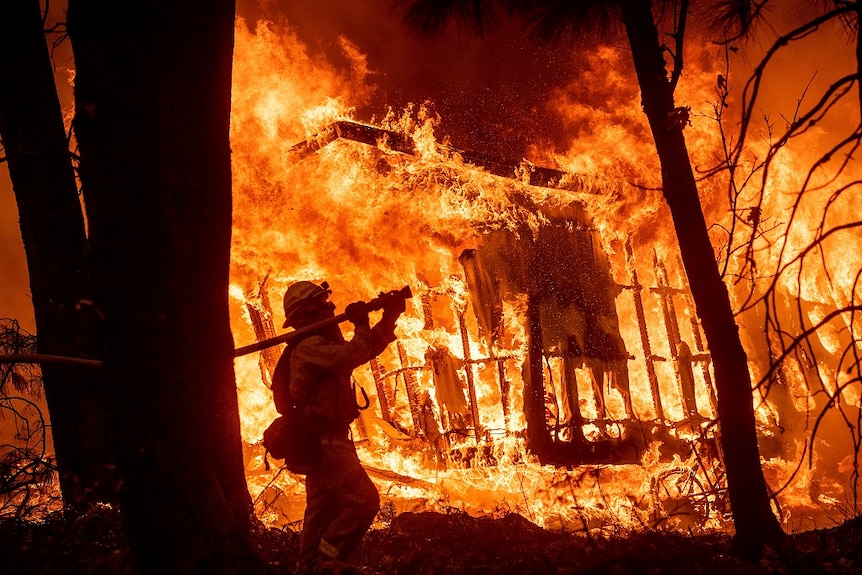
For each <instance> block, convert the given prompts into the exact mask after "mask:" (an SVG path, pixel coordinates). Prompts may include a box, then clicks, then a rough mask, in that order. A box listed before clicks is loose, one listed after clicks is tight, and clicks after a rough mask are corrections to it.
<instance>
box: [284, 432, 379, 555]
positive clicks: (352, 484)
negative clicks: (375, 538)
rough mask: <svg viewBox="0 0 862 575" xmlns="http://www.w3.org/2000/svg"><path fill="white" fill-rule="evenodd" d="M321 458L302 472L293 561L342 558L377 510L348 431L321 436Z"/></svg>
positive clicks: (372, 487)
mask: <svg viewBox="0 0 862 575" xmlns="http://www.w3.org/2000/svg"><path fill="white" fill-rule="evenodd" d="M321 446H322V447H323V453H324V458H323V462H322V463H321V464H320V465H319V466H318V467H317V469H316V470H315V471H314V472H312V473H309V474H308V475H306V478H305V490H306V506H305V517H304V519H303V525H302V536H301V538H300V545H299V558H298V562H297V563H298V565H300V566H307V565H311V564H312V563H314V562H315V561H316V560H318V559H321V558H322V559H341V560H344V559H347V557H349V556H350V554H351V553H352V552H353V551H354V549H356V547H357V546H358V545H359V542H360V541H361V540H362V537H363V536H364V535H365V533H366V531H368V528H369V527H370V526H371V523H372V522H373V521H374V518H375V517H376V516H377V512H378V511H380V496H379V495H378V493H377V488H376V487H375V485H374V483H372V482H371V479H369V478H368V474H367V473H366V472H365V470H364V469H363V468H362V465H361V464H360V462H359V457H358V456H357V455H356V448H355V447H354V445H353V441H352V440H351V439H350V438H349V433H348V432H345V433H339V434H331V435H324V436H323V438H322V439H321Z"/></svg>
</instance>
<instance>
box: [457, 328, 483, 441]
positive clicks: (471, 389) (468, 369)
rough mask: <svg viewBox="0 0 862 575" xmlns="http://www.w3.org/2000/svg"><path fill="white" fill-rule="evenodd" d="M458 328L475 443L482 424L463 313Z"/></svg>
mask: <svg viewBox="0 0 862 575" xmlns="http://www.w3.org/2000/svg"><path fill="white" fill-rule="evenodd" d="M458 327H459V328H460V330H461V343H462V345H463V349H464V372H465V373H466V374H467V393H468V394H469V396H470V414H471V415H472V417H473V429H474V434H475V436H476V437H475V439H476V443H477V444H478V443H479V438H480V437H482V433H483V429H482V423H481V422H480V421H479V406H478V405H477V402H476V384H475V382H474V381H473V361H472V357H471V355H470V336H469V334H468V333H467V322H466V321H465V320H464V312H463V311H459V312H458Z"/></svg>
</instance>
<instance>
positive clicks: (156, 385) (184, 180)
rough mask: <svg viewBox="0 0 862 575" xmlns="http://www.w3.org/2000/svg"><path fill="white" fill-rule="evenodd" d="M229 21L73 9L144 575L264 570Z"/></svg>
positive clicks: (227, 8)
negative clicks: (243, 359) (252, 485)
mask: <svg viewBox="0 0 862 575" xmlns="http://www.w3.org/2000/svg"><path fill="white" fill-rule="evenodd" d="M233 25H234V2H233V1H232V0H188V1H186V2H161V1H158V0H149V1H139V2H111V1H108V0H101V1H97V0H70V2H69V12H68V26H69V34H70V37H71V39H72V47H73V49H74V52H75V63H76V78H75V104H76V114H75V120H74V127H75V134H76V136H77V138H78V142H79V147H80V154H81V164H80V175H81V181H82V184H83V192H84V197H85V199H86V205H87V214H88V220H89V229H90V245H91V250H92V261H93V278H94V286H95V289H96V302H97V304H98V305H99V308H100V310H101V311H102V312H103V313H104V316H105V320H104V324H105V340H106V349H105V359H106V361H107V368H108V370H109V373H110V375H111V376H112V379H113V380H115V381H117V382H118V383H117V388H118V391H117V394H116V395H117V397H116V405H115V415H116V425H115V429H114V432H115V433H116V439H117V443H118V446H119V449H118V467H119V474H120V478H121V481H122V488H121V491H120V501H121V505H122V511H123V516H124V518H125V520H126V527H127V530H128V532H129V535H130V537H131V539H132V545H133V549H134V551H135V552H136V554H137V557H138V559H139V561H140V564H141V565H140V566H141V570H142V571H143V572H148V573H177V572H182V573H208V574H211V573H243V572H250V571H253V570H254V569H256V568H257V567H259V565H258V564H257V560H256V558H255V557H254V556H253V553H252V551H251V546H250V541H249V534H248V530H249V519H250V517H251V501H250V497H249V494H248V489H247V486H246V483H245V476H244V473H243V460H242V448H241V440H240V430H239V412H238V405H237V395H236V383H235V379H234V372H233V341H232V336H231V332H230V325H229V317H228V300H227V289H228V268H229V258H230V236H231V173H230V147H229V141H228V133H229V116H230V85H231V58H232V51H233Z"/></svg>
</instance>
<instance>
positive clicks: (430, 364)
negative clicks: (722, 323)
mask: <svg viewBox="0 0 862 575" xmlns="http://www.w3.org/2000/svg"><path fill="white" fill-rule="evenodd" d="M420 144H421V142H414V141H413V140H412V139H411V138H409V137H407V136H405V135H404V134H403V133H398V132H396V131H393V130H388V129H383V128H378V127H373V126H368V125H364V124H358V123H355V122H352V121H345V120H342V121H338V122H335V123H333V124H331V125H330V126H328V127H327V128H326V129H325V130H322V131H321V132H319V133H317V134H315V135H314V136H313V137H310V138H308V139H307V140H306V141H303V142H300V143H299V144H296V145H294V146H292V147H290V148H289V149H287V150H286V151H285V154H284V156H285V158H287V162H289V164H290V166H291V168H290V170H291V172H292V173H296V175H295V176H294V177H296V178H297V181H302V182H308V181H310V180H311V179H313V178H315V177H320V174H321V170H322V171H323V173H326V171H327V170H326V168H325V167H324V166H325V165H326V164H328V163H329V162H331V161H333V160H334V161H336V162H338V161H339V160H338V158H339V157H340V155H341V154H348V155H350V157H351V163H352V166H351V170H356V172H354V173H353V174H352V177H353V178H355V180H356V181H374V182H377V185H378V186H386V188H385V189H384V190H380V191H377V192H376V193H378V194H380V195H382V196H384V197H390V198H399V200H398V201H399V202H400V201H402V199H404V198H414V199H417V200H418V198H420V197H423V198H424V200H423V201H440V202H442V203H444V204H445V203H448V204H449V205H448V209H450V210H452V208H456V209H454V210H452V212H451V213H450V214H449V215H444V214H442V213H440V212H438V213H437V214H434V213H428V212H426V211H423V212H422V214H423V215H424V217H425V221H424V222H422V223H420V224H418V225H414V226H413V227H412V229H409V232H408V233H409V234H411V236H412V237H411V238H404V240H406V241H407V244H408V245H409V244H410V243H414V242H415V243H422V242H427V244H426V245H427V246H428V247H427V248H426V249H428V250H429V253H434V252H436V253H437V255H438V257H437V258H434V259H432V262H433V264H432V266H430V267H427V268H424V267H422V263H423V261H422V260H421V259H420V260H418V261H409V260H408V257H410V256H408V255H405V254H404V253H403V251H402V253H401V254H399V253H397V252H394V251H393V252H386V251H382V250H381V249H379V248H376V247H375V248H374V249H372V248H370V247H367V248H365V249H369V250H370V251H371V252H372V253H370V254H359V253H358V252H354V253H353V254H351V249H353V248H351V246H350V245H339V244H338V242H339V241H341V240H342V238H343V237H342V236H337V237H335V238H333V239H332V241H333V245H332V246H330V249H331V250H332V257H339V258H340V262H341V264H342V265H343V266H345V267H346V268H352V267H353V266H355V265H356V264H355V263H352V262H351V258H352V257H356V256H358V257H363V256H364V255H370V256H372V257H379V258H392V260H393V265H394V266H396V267H399V268H401V271H400V273H398V274H396V275H393V276H392V277H390V278H389V279H388V281H386V280H385V279H382V276H383V274H382V273H381V272H379V271H376V270H372V269H370V268H368V269H367V270H357V271H358V274H359V275H360V276H361V275H362V273H363V272H364V271H368V272H370V273H371V275H372V276H379V277H380V278H381V279H377V278H376V277H371V278H363V280H364V281H366V282H368V283H366V285H369V284H370V285H377V284H375V282H384V283H385V285H384V283H382V284H379V287H365V288H364V289H365V290H366V291H365V293H364V295H362V289H363V287H360V288H355V287H353V286H351V285H344V286H343V288H342V289H350V288H353V289H355V290H356V291H355V292H354V293H355V294H357V295H356V296H355V297H356V298H357V299H360V298H364V299H368V297H369V295H371V296H373V294H374V293H375V291H374V290H375V289H377V290H378V291H379V290H380V289H390V288H391V287H395V286H394V285H393V284H395V283H407V284H408V285H410V286H411V288H412V290H413V292H414V294H415V297H414V298H413V300H412V301H411V305H410V306H408V319H407V320H406V321H404V320H402V323H403V324H405V325H404V327H401V328H400V329H399V340H398V341H397V342H396V343H395V344H393V345H392V346H390V349H389V350H388V351H387V352H385V353H384V354H383V355H382V356H381V357H380V358H378V359H376V360H373V361H372V362H371V363H370V365H369V367H368V369H367V370H366V371H367V372H366V373H364V374H359V375H357V376H356V377H357V380H358V381H357V383H358V384H359V385H358V388H357V389H360V390H361V391H360V395H358V396H357V401H358V404H359V405H361V406H363V405H364V406H365V407H366V409H364V410H363V411H362V415H361V417H360V419H359V420H358V421H357V423H356V425H355V428H354V430H353V432H354V438H355V440H356V441H357V443H358V444H359V445H360V446H364V447H365V448H366V449H367V450H368V452H369V454H370V457H371V460H372V461H375V462H376V465H373V467H374V469H375V470H376V471H378V472H379V473H380V474H383V476H384V477H387V475H386V473H387V471H388V472H390V475H388V477H389V478H392V477H393V475H391V473H392V472H394V473H395V476H397V477H398V479H397V480H396V481H399V482H402V483H404V482H406V483H408V484H411V483H413V482H414V481H415V480H420V479H421V480H423V481H427V477H428V476H429V474H440V473H447V472H450V471H453V470H455V471H456V472H463V471H464V470H473V472H479V473H485V472H486V470H488V469H496V468H498V467H506V466H517V465H518V464H520V463H522V462H526V461H528V460H531V461H534V462H535V464H536V465H538V466H542V465H553V466H562V467H568V468H573V467H577V466H583V465H592V466H597V465H601V466H614V465H625V464H628V465H631V464H638V463H639V462H640V461H641V460H642V458H643V457H644V456H645V453H646V452H647V450H648V449H650V445H651V444H653V443H654V442H655V441H656V440H657V439H658V440H660V441H661V443H662V446H663V450H664V453H663V455H662V456H661V457H663V458H664V459H665V460H670V459H671V458H672V457H673V456H674V455H676V456H677V457H680V456H682V457H689V456H690V455H691V454H692V453H693V452H695V453H697V454H698V456H699V457H710V458H711V457H712V456H713V455H715V451H714V450H713V449H712V448H711V446H712V444H713V443H714V441H715V436H714V429H713V423H714V421H713V420H714V417H715V394H714V390H713V386H712V379H711V376H710V365H709V361H710V359H709V353H708V350H706V349H704V343H703V339H702V335H701V330H700V328H699V325H698V322H697V319H696V316H695V314H694V310H693V309H692V303H691V298H690V296H689V295H688V292H687V289H686V287H685V284H684V283H683V282H682V281H681V279H679V274H677V275H676V276H671V274H670V273H669V271H668V267H672V268H673V269H678V264H677V263H675V262H673V263H672V265H671V266H669V265H668V263H667V262H666V261H665V260H666V258H664V257H660V256H659V255H658V251H656V250H653V251H652V253H650V250H646V251H644V250H640V251H641V253H647V254H649V255H651V256H652V257H648V258H645V259H644V260H640V259H639V258H637V257H636V255H635V254H636V252H637V250H635V249H634V248H633V247H632V244H631V242H630V241H629V239H628V237H627V236H626V234H625V233H620V231H619V230H618V231H617V232H615V234H614V238H615V239H614V241H613V242H611V244H609V243H608V241H607V239H603V237H602V232H601V230H600V228H599V227H598V226H597V224H596V222H595V221H594V219H593V218H592V217H591V215H590V208H589V204H590V203H596V202H602V201H606V194H608V193H612V191H611V192H608V190H606V189H598V188H595V187H591V186H590V184H589V183H588V182H586V181H584V180H583V179H579V178H574V177H571V176H569V175H568V174H565V173H563V172H562V171H559V170H551V169H545V168H536V167H534V166H529V165H519V164H516V163H510V162H504V161H500V160H493V159H489V158H487V157H484V156H482V155H480V154H475V153H468V152H462V151H459V150H453V149H451V148H449V147H445V146H437V147H436V150H434V151H433V154H435V157H433V158H432V157H431V156H430V155H428V154H430V153H431V152H429V153H428V154H426V156H425V157H423V155H422V152H421V151H420V150H419V149H417V148H418V147H419V145H420ZM333 150H338V151H337V152H336V153H335V154H334V155H330V152H331V151H333ZM306 171H307V173H308V175H305V174H304V173H303V172H306ZM361 172H366V173H364V174H363V173H361ZM498 174H499V175H498ZM324 185H326V184H324ZM489 190H493V191H492V193H489ZM497 194H499V195H497ZM435 195H437V197H436V198H435ZM585 198H589V199H588V200H585ZM285 200H287V198H285ZM362 201H364V202H367V203H369V204H373V203H375V202H376V201H378V198H375V197H374V192H372V193H369V194H368V195H367V196H365V197H364V198H363V199H362ZM455 204H457V205H455ZM302 209H303V208H302V207H300V206H297V207H296V208H291V211H293V210H302ZM306 209H307V207H306ZM438 209H440V210H444V209H447V208H446V207H444V206H443V205H442V204H441V206H440V207H439V208H438ZM383 213H384V214H385V219H398V218H399V213H398V212H396V211H395V210H394V209H393V210H392V212H391V215H390V213H389V212H388V210H383ZM360 217H361V216H360ZM408 217H409V216H408ZM438 218H439V220H440V224H439V226H436V227H435V225H434V223H433V221H434V220H435V219H438ZM405 224H406V222H405ZM377 225H378V226H379V225H381V224H379V223H378V224H377ZM420 236H424V238H420ZM343 239H346V240H347V241H348V242H349V241H353V240H351V239H350V238H343ZM321 241H324V242H325V241H328V240H327V239H326V238H321ZM608 245H613V247H614V248H616V253H614V254H612V255H613V257H611V254H609V253H608V250H607V248H606V246H608ZM399 247H401V249H402V250H403V249H404V246H403V245H401V244H399ZM421 255H422V257H425V256H427V253H426V254H421ZM437 266H439V267H437ZM405 268H407V269H409V270H410V271H409V273H405V272H404V271H403V270H404V269H405ZM642 269H643V270H644V271H641V270H642ZM278 271H281V270H275V269H273V270H272V275H271V276H269V277H263V276H261V278H260V282H259V283H258V286H257V287H256V288H254V289H252V290H247V293H246V294H244V295H243V296H242V297H243V300H244V302H245V304H244V305H245V317H246V318H247V321H248V322H249V323H250V325H251V326H252V327H253V331H254V335H255V338H256V339H257V340H258V341H260V340H264V339H268V338H271V337H274V336H275V335H276V330H275V324H276V323H277V322H280V313H281V310H279V309H273V306H272V305H271V303H270V297H269V293H270V292H271V291H275V293H277V294H278V298H279V299H280V294H281V291H282V290H283V286H284V285H285V282H286V281H288V280H289V281H294V280H296V279H299V275H292V276H290V277H288V278H284V279H281V280H280V281H279V280H278V279H276V277H275V275H276V273H277V272H278ZM328 271H329V273H333V272H334V271H335V269H332V268H330V269H329V270H328ZM295 273H297V274H300V273H308V274H311V275H310V277H311V278H312V279H314V280H317V281H320V280H323V279H327V280H328V281H329V282H330V283H331V284H332V285H333V287H334V289H335V290H336V296H337V294H338V290H339V287H341V286H342V284H345V283H346V281H345V280H342V279H340V278H339V279H334V278H332V277H331V276H330V275H328V274H327V271H326V270H325V269H324V268H323V267H322V268H321V269H320V270H319V271H318V270H314V271H312V270H311V269H307V271H305V270H298V271H297V272H295ZM643 277H649V278H651V279H650V280H649V281H650V283H649V284H646V285H645V284H644V283H642V282H643V281H644V280H642V279H641V278H643ZM672 277H674V278H675V279H672ZM353 281H356V280H355V279H353V278H351V283H352V282H353ZM336 296H334V297H336ZM348 302H349V301H345V300H341V303H342V305H344V304H346V303H348ZM279 355H280V349H278V348H268V349H265V350H264V351H263V352H262V353H261V354H260V364H259V374H260V375H259V378H260V379H261V380H262V382H264V384H268V382H269V380H270V374H271V373H272V370H273V369H274V366H275V363H276V362H277V360H278V357H279ZM360 371H361V370H360ZM357 373H359V372H357ZM692 446H694V449H693V448H692ZM394 453H399V454H400V457H402V458H403V460H402V461H399V462H398V463H397V464H396V465H395V466H394V469H393V465H392V463H391V461H390V462H389V463H387V462H386V461H385V460H384V459H383V458H381V454H389V455H391V454H394ZM710 454H711V455H710ZM255 457H257V458H260V457H261V455H260V453H257V454H256V455H255ZM405 461H412V463H405ZM709 464H710V465H711V466H715V465H718V462H717V461H710V463H709ZM412 465H418V466H419V468H420V469H421V471H420V472H419V473H418V475H416V476H414V475H412V474H411V473H405V469H404V468H405V467H410V466H412ZM493 474H494V472H492V473H491V474H490V475H493ZM715 489H716V491H714V492H713V493H712V494H707V493H701V494H699V495H700V496H702V497H704V498H707V497H713V498H715V497H718V496H719V495H720V494H719V492H718V490H720V487H719V486H716V488H715ZM285 513H287V512H286V511H285ZM288 514H289V513H288Z"/></svg>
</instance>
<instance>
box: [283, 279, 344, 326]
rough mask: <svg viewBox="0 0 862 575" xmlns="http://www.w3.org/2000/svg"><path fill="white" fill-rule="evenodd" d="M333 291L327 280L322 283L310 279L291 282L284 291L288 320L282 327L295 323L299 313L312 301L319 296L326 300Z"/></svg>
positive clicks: (286, 317) (285, 315)
mask: <svg viewBox="0 0 862 575" xmlns="http://www.w3.org/2000/svg"><path fill="white" fill-rule="evenodd" d="M331 293H332V290H331V289H329V284H328V283H326V282H322V283H321V284H320V285H317V284H316V283H312V282H308V281H300V282H296V283H293V284H291V285H290V286H289V287H288V288H287V291H286V292H284V317H285V319H286V321H285V322H284V326H282V327H289V326H291V325H293V320H294V318H295V317H296V315H297V313H298V312H299V311H301V310H302V309H303V308H304V307H305V306H306V304H308V303H309V302H310V301H312V300H315V299H318V298H320V299H322V300H323V301H326V299H327V298H328V297H329V294H331Z"/></svg>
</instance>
